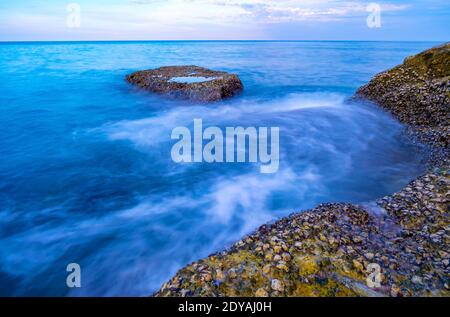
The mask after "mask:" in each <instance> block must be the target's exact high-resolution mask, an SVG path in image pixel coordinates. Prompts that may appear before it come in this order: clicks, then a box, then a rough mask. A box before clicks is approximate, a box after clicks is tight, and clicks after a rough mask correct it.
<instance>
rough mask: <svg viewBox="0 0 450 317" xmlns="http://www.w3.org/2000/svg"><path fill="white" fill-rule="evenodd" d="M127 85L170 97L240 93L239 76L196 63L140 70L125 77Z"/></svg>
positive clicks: (198, 98)
mask: <svg viewBox="0 0 450 317" xmlns="http://www.w3.org/2000/svg"><path fill="white" fill-rule="evenodd" d="M126 80H127V81H128V82H130V83H131V84H134V85H137V86H139V87H141V88H143V89H145V90H148V91H151V92H154V93H157V94H162V95H166V96H169V97H172V98H180V99H188V100H192V101H200V102H212V101H217V100H222V99H225V98H229V97H232V96H234V95H236V94H237V93H239V92H241V91H242V89H243V85H242V82H241V80H240V79H239V77H238V76H237V75H235V74H230V73H227V72H221V71H214V70H210V69H207V68H203V67H198V66H166V67H160V68H156V69H149V70H142V71H137V72H135V73H132V74H130V75H128V76H127V77H126Z"/></svg>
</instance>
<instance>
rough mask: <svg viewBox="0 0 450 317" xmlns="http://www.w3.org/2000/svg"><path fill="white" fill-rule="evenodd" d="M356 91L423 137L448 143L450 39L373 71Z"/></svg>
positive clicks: (449, 118)
mask: <svg viewBox="0 0 450 317" xmlns="http://www.w3.org/2000/svg"><path fill="white" fill-rule="evenodd" d="M357 95H359V96H362V97H364V98H367V99H369V100H372V101H375V102H376V103H378V104H379V105H381V106H382V107H383V108H385V109H387V110H388V111H390V112H391V113H392V114H393V115H394V116H395V117H396V118H398V120H400V121H401V122H403V123H406V124H408V125H411V126H413V127H414V128H415V129H416V130H417V131H418V132H419V133H420V137H421V138H422V139H423V140H424V141H426V142H432V143H437V144H436V145H439V146H444V147H448V146H449V138H450V129H449V122H450V116H449V107H450V43H446V44H444V45H441V46H438V47H434V48H431V49H429V50H427V51H425V52H422V53H420V54H418V55H415V56H411V57H408V58H406V59H405V61H404V63H403V64H401V65H399V66H397V67H394V68H392V69H390V70H388V71H386V72H382V73H380V74H378V75H376V76H375V77H374V78H373V79H372V80H371V81H370V82H369V83H368V84H367V85H365V86H363V87H361V88H360V89H358V91H357Z"/></svg>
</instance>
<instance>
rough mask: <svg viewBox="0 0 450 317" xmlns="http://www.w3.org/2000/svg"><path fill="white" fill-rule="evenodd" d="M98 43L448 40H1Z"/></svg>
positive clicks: (11, 41) (9, 41) (7, 41)
mask: <svg viewBox="0 0 450 317" xmlns="http://www.w3.org/2000/svg"><path fill="white" fill-rule="evenodd" d="M86 42H90V43H98V42H402V43H414V42H423V43H431V42H442V43H447V42H449V41H448V40H320V39H318V40H298V39H296V40H252V39H246V40H6V41H2V40H0V43H86Z"/></svg>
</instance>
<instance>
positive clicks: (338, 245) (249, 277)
mask: <svg viewBox="0 0 450 317" xmlns="http://www.w3.org/2000/svg"><path fill="white" fill-rule="evenodd" d="M448 49H449V45H448V44H446V45H443V46H441V47H437V48H433V49H431V50H428V51H426V52H424V53H421V54H419V55H417V56H415V57H411V58H408V59H406V60H405V63H404V64H403V65H400V66H397V67H395V68H394V69H392V70H390V71H387V72H384V73H381V74H379V75H377V76H375V78H374V79H373V80H372V81H371V82H370V83H369V84H368V85H366V86H364V87H362V88H361V89H359V90H358V95H359V96H365V97H367V98H369V99H370V100H372V101H375V102H377V103H379V104H380V105H381V106H382V107H384V108H385V109H388V110H389V111H391V112H392V113H393V114H394V116H396V117H397V118H399V120H400V121H402V122H404V123H406V124H408V125H409V126H410V128H411V129H412V130H413V131H414V134H415V136H417V137H418V138H420V139H421V140H424V141H426V142H428V144H429V146H430V147H431V148H432V149H433V150H432V151H431V155H432V157H431V160H430V162H431V163H432V165H431V166H430V169H429V171H428V172H427V173H426V174H425V175H423V176H421V177H419V178H417V179H416V180H414V181H413V182H411V183H410V184H409V185H408V186H406V187H405V188H404V189H403V190H401V191H400V192H398V193H395V194H393V195H390V196H387V197H383V198H380V199H379V200H377V201H375V202H371V203H368V204H365V205H363V206H358V205H352V204H322V205H319V206H318V207H316V208H314V209H312V210H307V211H304V212H301V213H297V214H292V215H291V216H289V217H285V218H282V219H280V220H279V221H277V222H276V223H274V224H272V225H263V226H261V227H260V228H259V229H258V230H256V231H255V232H254V233H252V234H250V235H249V236H247V237H245V238H243V239H242V240H241V241H239V242H237V243H236V244H235V245H233V246H232V247H231V248H230V249H228V250H225V251H223V252H220V253H217V254H213V255H210V256H209V257H207V258H205V259H202V260H199V261H197V262H195V263H192V264H190V265H188V266H186V267H185V268H183V269H181V270H180V271H178V273H177V274H176V275H175V276H174V277H173V278H172V279H171V280H170V281H168V282H167V283H165V284H164V285H163V286H162V288H161V289H160V290H159V291H158V292H156V293H155V294H154V295H155V296H450V290H449V285H450V279H449V277H450V269H449V261H450V218H449V212H450V210H449V206H450V169H449V166H450V164H449V162H450V160H449V155H448V131H449V125H448V122H449V120H448V116H449V111H448V110H449V109H448V108H449V102H448V100H449V86H448V76H449V72H450V59H449V54H448ZM436 163H439V164H436ZM374 265H375V268H379V269H380V272H379V273H380V274H379V275H376V276H377V278H376V280H375V281H377V282H379V285H372V286H369V285H370V283H368V282H367V279H368V278H370V277H371V275H370V272H373V268H374ZM372 277H373V276H372ZM370 281H372V282H373V281H374V279H373V278H371V279H370ZM370 281H369V282H370Z"/></svg>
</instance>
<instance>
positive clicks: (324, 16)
mask: <svg viewBox="0 0 450 317" xmlns="http://www.w3.org/2000/svg"><path fill="white" fill-rule="evenodd" d="M130 3H132V4H136V5H148V6H151V12H150V13H149V14H148V17H149V18H151V19H153V20H158V21H161V22H167V20H168V19H169V20H174V21H178V23H183V22H184V23H215V24H217V23H219V24H220V23H235V22H257V23H283V22H295V21H305V20H313V21H328V20H339V19H344V18H347V17H353V16H361V15H367V12H366V8H367V5H368V3H369V2H361V1H337V0H130ZM380 5H381V9H382V11H383V12H392V11H399V10H404V9H407V8H408V7H409V6H408V5H405V4H400V5H398V4H391V3H380ZM149 8H150V7H149Z"/></svg>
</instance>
